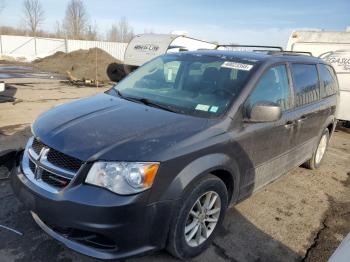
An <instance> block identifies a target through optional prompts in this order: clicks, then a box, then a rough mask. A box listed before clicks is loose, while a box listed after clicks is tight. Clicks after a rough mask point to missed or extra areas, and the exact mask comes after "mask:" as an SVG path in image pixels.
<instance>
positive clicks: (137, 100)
mask: <svg viewBox="0 0 350 262" xmlns="http://www.w3.org/2000/svg"><path fill="white" fill-rule="evenodd" d="M114 91H115V92H116V93H117V94H118V96H119V97H121V98H123V99H125V100H129V101H132V102H136V103H140V102H141V103H142V104H144V105H146V106H152V107H156V108H159V109H163V110H165V111H169V112H173V113H177V112H176V111H175V110H173V109H171V108H169V107H168V106H166V105H162V104H159V103H157V102H154V101H151V100H148V99H147V98H138V97H131V96H126V95H124V94H123V93H122V92H120V91H119V90H118V89H117V88H114Z"/></svg>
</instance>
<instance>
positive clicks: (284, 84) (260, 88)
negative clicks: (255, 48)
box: [247, 65, 290, 111]
mask: <svg viewBox="0 0 350 262" xmlns="http://www.w3.org/2000/svg"><path fill="white" fill-rule="evenodd" d="M247 102H248V103H247V105H248V106H249V107H253V106H254V104H255V103H256V102H273V103H276V104H279V105H280V106H281V108H282V110H283V111H285V110H287V109H289V107H290V106H289V81H288V75H287V69H286V66H285V65H279V66H274V67H271V68H270V69H268V70H267V71H266V72H265V73H264V74H263V75H262V77H261V78H260V80H259V82H258V84H257V85H256V87H255V89H254V91H253V92H252V93H251V94H250V96H249V98H248V100H247Z"/></svg>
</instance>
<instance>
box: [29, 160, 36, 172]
mask: <svg viewBox="0 0 350 262" xmlns="http://www.w3.org/2000/svg"><path fill="white" fill-rule="evenodd" d="M29 168H30V170H31V171H32V172H33V173H35V164H34V162H33V161H32V160H29Z"/></svg>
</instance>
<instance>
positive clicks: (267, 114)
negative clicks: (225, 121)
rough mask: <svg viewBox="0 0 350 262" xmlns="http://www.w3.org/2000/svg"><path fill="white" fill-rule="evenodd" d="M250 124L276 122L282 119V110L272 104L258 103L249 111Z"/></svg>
mask: <svg viewBox="0 0 350 262" xmlns="http://www.w3.org/2000/svg"><path fill="white" fill-rule="evenodd" d="M247 114H248V121H249V122H274V121H277V120H279V119H280V118H281V116H282V108H281V106H280V105H278V104H276V103H272V102H264V101H261V102H256V103H255V104H254V105H253V106H252V107H251V108H250V109H249V110H247Z"/></svg>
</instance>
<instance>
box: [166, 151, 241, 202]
mask: <svg viewBox="0 0 350 262" xmlns="http://www.w3.org/2000/svg"><path fill="white" fill-rule="evenodd" d="M218 170H224V171H226V173H228V174H230V176H231V179H232V181H233V185H232V187H233V190H232V191H233V192H232V196H229V197H230V199H231V200H235V199H237V196H238V185H239V178H240V176H239V168H238V165H237V163H236V161H234V160H233V159H232V158H230V157H229V156H227V155H225V154H222V153H215V154H210V155H206V156H202V157H199V158H197V159H195V160H194V161H192V162H191V163H190V164H188V165H187V166H186V167H184V168H183V169H182V170H181V172H179V173H178V175H177V176H176V177H175V178H174V179H173V181H172V182H171V184H170V185H169V187H168V189H167V190H166V191H165V193H164V195H163V197H162V199H163V200H169V199H173V200H176V199H180V198H181V197H182V195H183V193H184V192H185V191H186V190H187V189H188V188H189V187H190V186H191V185H192V184H193V183H196V181H197V180H198V179H200V178H201V177H202V176H204V175H207V174H209V173H211V172H213V171H218Z"/></svg>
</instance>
